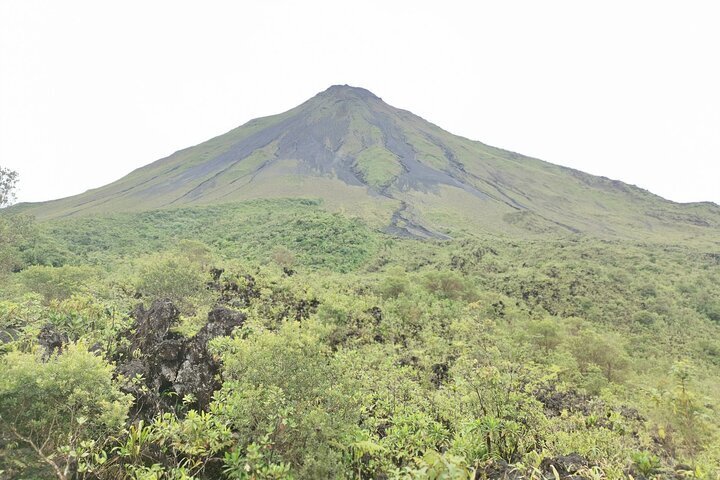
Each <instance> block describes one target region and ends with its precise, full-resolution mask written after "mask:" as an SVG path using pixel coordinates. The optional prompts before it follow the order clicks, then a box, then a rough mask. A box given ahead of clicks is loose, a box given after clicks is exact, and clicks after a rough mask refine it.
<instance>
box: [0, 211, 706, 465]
mask: <svg viewBox="0 0 720 480" xmlns="http://www.w3.org/2000/svg"><path fill="white" fill-rule="evenodd" d="M0 222H2V225H4V226H5V227H6V228H7V227H8V226H12V225H23V226H24V227H23V228H22V229H13V228H10V229H9V230H8V231H13V232H17V233H16V235H15V236H13V237H12V238H9V237H8V238H4V239H3V243H2V244H0V251H4V252H5V254H4V255H5V256H4V258H11V259H13V261H12V262H5V263H4V264H3V265H2V274H1V275H2V281H1V282H0V340H1V341H2V347H1V350H0V372H2V373H0V470H2V471H3V473H0V478H2V475H4V476H5V478H50V477H53V476H54V477H56V478H88V479H90V478H136V479H140V478H142V479H155V478H174V479H177V478H186V479H187V478H213V479H214V478H227V479H236V478H238V479H239V478H243V479H245V478H247V479H250V478H252V479H281V478H282V479H288V478H308V479H316V478H397V479H439V478H446V479H466V478H468V479H469V478H500V477H502V476H503V475H516V476H517V477H518V478H541V477H545V478H551V479H552V478H556V475H557V476H559V477H561V478H570V477H571V476H575V477H581V478H589V479H590V478H592V479H599V478H608V479H616V478H617V479H619V478H629V477H630V476H632V477H633V478H641V477H644V478H676V477H678V476H683V477H689V478H703V479H715V478H718V475H719V474H720V456H719V453H720V430H719V429H718V425H720V417H719V416H718V415H719V413H718V412H720V403H718V399H720V382H718V378H720V301H718V299H719V298H720V256H719V255H718V254H717V252H713V251H706V250H703V249H698V248H696V247H688V246H671V245H661V244H648V245H643V244H634V243H630V242H622V241H601V240H597V239H593V238H589V237H583V236H574V237H572V238H565V239H556V240H522V241H521V240H516V239H512V238H503V237H492V236H485V235H480V236H477V235H476V236H472V235H466V236H463V237H462V238H456V239H453V240H449V241H444V242H431V241H417V240H410V239H398V238H393V237H389V236H386V235H383V234H380V233H378V232H376V231H374V230H372V229H370V228H368V227H367V226H366V225H364V224H363V223H362V222H360V221H357V220H350V219H347V218H345V217H343V216H341V215H337V214H330V213H327V212H325V211H324V210H323V209H322V208H321V206H320V205H319V204H318V203H317V202H312V201H302V200H299V201H292V200H282V201H255V202H248V203H245V204H237V205H226V206H213V207H201V208H181V209H174V210H163V211H150V212H144V213H137V214H115V215H111V216H106V217H88V218H78V219H66V220H64V221H54V222H49V223H43V224H38V225H34V224H32V223H30V222H29V221H28V219H26V218H21V217H8V216H6V215H4V216H0ZM139 303H141V304H143V305H144V306H143V308H138V307H137V304H139ZM175 308H176V309H177V310H175ZM168 312H169V313H168ZM218 312H219V313H218ZM221 315H226V316H227V315H229V316H230V317H232V316H233V315H236V316H237V315H241V316H240V317H232V318H241V319H242V320H241V321H239V323H238V324H239V325H240V326H238V327H237V328H235V330H234V332H232V333H230V332H228V333H229V334H228V335H224V334H221V335H219V336H216V337H215V338H213V339H212V340H210V341H209V343H208V344H207V349H208V352H209V353H205V350H203V348H205V347H204V346H203V344H202V343H201V344H199V345H200V346H197V345H198V344H188V343H183V342H193V341H200V340H199V339H203V338H206V337H207V336H208V335H209V331H208V330H207V329H206V327H207V326H208V325H210V323H212V322H217V321H218V320H217V319H218V318H220V317H219V316H221ZM148 319H149V320H148ZM151 320H152V321H157V322H160V321H161V320H162V321H165V320H167V323H162V324H160V323H159V324H158V325H157V326H155V327H154V328H153V327H152V326H148V325H146V324H144V323H142V322H143V321H151ZM213 325H215V327H213V328H216V329H217V328H218V327H217V325H218V324H217V323H214V324H213ZM138 335H139V336H138ZM208 338H209V337H208ZM183 345H191V346H183ZM91 352H92V353H91ZM183 355H185V356H183ZM197 358H201V359H204V360H202V361H203V362H219V363H218V370H217V372H215V373H214V374H213V375H216V376H217V379H218V383H217V384H216V385H213V383H212V382H210V383H209V384H203V385H204V386H203V388H210V390H211V391H212V390H214V389H216V390H215V391H214V394H212V395H211V396H207V398H205V397H204V396H203V395H205V394H207V393H208V392H207V391H205V390H203V389H202V388H201V389H200V390H198V391H196V392H195V391H194V393H192V392H190V393H189V392H188V391H186V390H183V389H182V388H189V387H183V385H189V384H191V383H188V382H191V380H192V378H188V376H187V375H186V376H185V377H183V375H184V374H181V373H180V372H181V371H182V368H184V367H183V366H182V365H185V364H186V363H188V364H192V362H194V361H196V360H197ZM176 361H177V362H179V363H180V364H181V365H180V366H176V367H174V368H175V369H173V368H171V367H172V366H173V365H175V364H174V363H173V362H176ZM143 365H147V366H146V367H142V366H143ZM200 365H204V363H202V362H201V363H200ZM210 365H212V363H210ZM141 367H142V368H141ZM161 367H162V368H161ZM143 368H145V369H144V370H143ZM178 368H179V370H178ZM203 371H204V370H202V369H200V370H198V372H200V373H197V374H196V375H194V377H197V378H204V377H202V375H203V374H202V372H203ZM133 372H135V373H133ZM139 372H142V373H139ZM180 377H183V378H180ZM208 378H212V376H210V377H208ZM178 385H179V386H178ZM27 386H30V387H32V388H26V387H27ZM181 387H182V388H181ZM568 458H569V459H571V460H572V461H575V462H576V463H577V465H576V468H575V469H574V470H573V471H568V470H567V463H568V462H569V461H570V460H568ZM571 463H572V462H571ZM550 465H552V467H550ZM553 468H554V469H555V470H553Z"/></svg>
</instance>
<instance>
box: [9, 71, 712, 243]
mask: <svg viewBox="0 0 720 480" xmlns="http://www.w3.org/2000/svg"><path fill="white" fill-rule="evenodd" d="M280 197H306V198H321V199H323V200H324V201H325V202H326V205H327V206H328V208H332V209H338V210H343V211H346V212H348V213H350V214H355V215H360V216H363V217H365V218H367V219H369V220H370V221H373V222H376V223H377V224H378V225H384V226H385V228H386V229H387V230H388V231H391V232H394V233H397V234H404V235H417V236H438V237H442V236H444V233H443V232H446V233H447V232H452V231H453V230H457V229H469V230H477V229H481V230H484V231H490V232H503V233H510V234H513V233H514V234H527V233H530V232H532V233H539V234H545V233H549V232H554V233H577V232H588V233H593V234H598V235H603V236H623V237H628V236H629V237H635V238H648V236H653V237H657V235H662V238H663V240H671V241H674V240H686V239H692V238H703V239H711V241H714V240H717V238H718V236H719V232H720V209H719V208H718V207H717V206H716V205H714V204H710V203H707V204H688V205H680V204H676V203H673V202H669V201H667V200H664V199H662V198H660V197H657V196H655V195H652V194H651V193H649V192H647V191H644V190H642V189H639V188H637V187H633V186H630V185H626V184H624V183H622V182H618V181H612V180H609V179H606V178H603V177H595V176H592V175H588V174H585V173H582V172H579V171H576V170H572V169H568V168H564V167H559V166H556V165H552V164H549V163H546V162H542V161H540V160H536V159H533V158H528V157H524V156H522V155H518V154H515V153H511V152H507V151H504V150H500V149H496V148H493V147H490V146H487V145H484V144H482V143H479V142H474V141H471V140H468V139H465V138H462V137H458V136H455V135H452V134H450V133H448V132H446V131H444V130H442V129H440V128H439V127H437V126H435V125H433V124H431V123H429V122H427V121H425V120H423V119H422V118H420V117H418V116H416V115H413V114H412V113H410V112H407V111H405V110H399V109H396V108H394V107H391V106H390V105H388V104H386V103H385V102H383V101H382V100H381V99H380V98H379V97H377V96H376V95H374V94H373V93H371V92H369V91H368V90H365V89H362V88H354V87H349V86H339V85H336V86H333V87H330V88H329V89H327V90H326V91H324V92H322V93H320V94H318V95H316V96H315V97H313V98H311V99H310V100H308V101H307V102H305V103H303V104H302V105H300V106H298V107H296V108H294V109H292V110H289V111H287V112H285V113H282V114H279V115H274V116H270V117H264V118H260V119H256V120H252V121H250V122H248V123H247V124H245V125H243V126H242V127H239V128H237V129H235V130H232V131H230V132H228V133H226V134H224V135H221V136H219V137H216V138H214V139H212V140H209V141H207V142H205V143H202V144H200V145H197V146H194V147H191V148H188V149H185V150H181V151H179V152H176V153H174V154H173V155H171V156H169V157H167V158H164V159H162V160H158V161H157V162H154V163H151V164H150V165H147V166H145V167H143V168H140V169H138V170H136V171H134V172H132V173H130V174H129V175H127V176H126V177H124V178H122V179H120V180H118V181H117V182H114V183H112V184H110V185H107V186H105V187H101V188H98V189H95V190H91V191H88V192H85V193H83V194H81V195H77V196H74V197H69V198H65V199H62V200H57V201H53V202H46V203H42V204H33V205H25V206H23V207H21V208H25V209H26V210H28V211H30V212H31V213H34V214H36V215H37V216H38V217H40V218H54V217H61V216H69V215H84V214H90V213H105V212H117V211H137V210H147V209H154V208H167V207H176V206H183V205H194V204H214V203H221V202H233V201H238V200H243V199H251V198H280ZM713 239H714V240H713Z"/></svg>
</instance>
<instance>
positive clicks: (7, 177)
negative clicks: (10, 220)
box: [0, 166, 18, 208]
mask: <svg viewBox="0 0 720 480" xmlns="http://www.w3.org/2000/svg"><path fill="white" fill-rule="evenodd" d="M17 181H18V173H17V172H16V171H14V170H10V169H9V168H5V167H2V166H0V208H2V207H5V206H7V205H10V203H11V202H12V201H13V200H15V185H17Z"/></svg>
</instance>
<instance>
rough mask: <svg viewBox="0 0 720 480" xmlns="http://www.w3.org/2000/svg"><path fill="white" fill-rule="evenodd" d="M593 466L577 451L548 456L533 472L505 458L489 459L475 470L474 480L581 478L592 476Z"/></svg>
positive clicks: (565, 479) (563, 479)
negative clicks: (590, 474)
mask: <svg viewBox="0 0 720 480" xmlns="http://www.w3.org/2000/svg"><path fill="white" fill-rule="evenodd" d="M592 466H593V465H592V464H591V463H590V462H589V461H588V460H587V458H585V457H583V456H582V455H578V454H577V453H571V454H570V455H559V456H557V457H546V458H544V459H543V460H542V461H541V462H540V467H539V469H537V470H535V471H533V472H525V471H523V470H521V469H518V468H517V467H516V466H515V465H510V464H508V463H507V462H505V461H504V460H489V461H487V462H486V463H485V464H484V465H481V466H480V467H478V468H477V469H476V470H475V477H474V480H525V479H529V478H543V479H547V480H555V479H557V478H559V479H561V480H580V479H585V478H590V476H589V475H588V472H589V471H590V468H592Z"/></svg>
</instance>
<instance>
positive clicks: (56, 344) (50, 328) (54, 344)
mask: <svg viewBox="0 0 720 480" xmlns="http://www.w3.org/2000/svg"><path fill="white" fill-rule="evenodd" d="M67 343H68V336H67V335H66V334H64V333H63V332H61V331H59V330H58V329H57V328H55V326H54V325H53V324H51V323H48V324H47V325H45V326H43V327H42V328H41V329H40V333H39V334H38V344H39V345H40V347H41V348H42V349H43V359H45V360H47V359H48V358H50V356H51V355H54V354H58V355H60V354H61V353H62V352H63V347H64V346H65V345H67Z"/></svg>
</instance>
